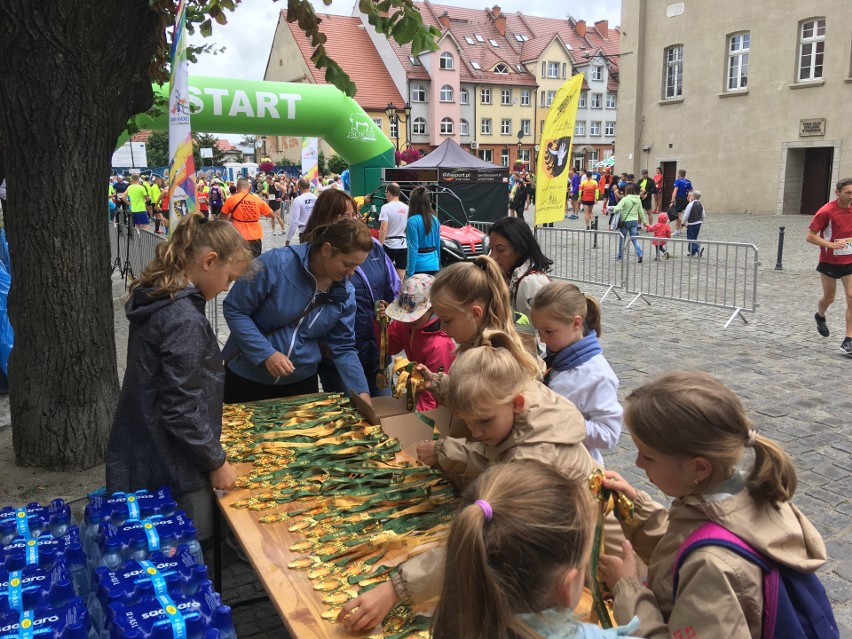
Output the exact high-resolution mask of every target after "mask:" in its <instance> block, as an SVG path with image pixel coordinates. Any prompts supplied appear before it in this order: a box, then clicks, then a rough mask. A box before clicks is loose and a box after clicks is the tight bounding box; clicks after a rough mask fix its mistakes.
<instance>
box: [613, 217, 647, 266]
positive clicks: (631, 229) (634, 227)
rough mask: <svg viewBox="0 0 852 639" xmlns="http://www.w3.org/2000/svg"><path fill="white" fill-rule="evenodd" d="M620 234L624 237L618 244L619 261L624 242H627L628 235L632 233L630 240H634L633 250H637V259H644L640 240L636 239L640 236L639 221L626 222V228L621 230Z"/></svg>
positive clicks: (623, 227)
mask: <svg viewBox="0 0 852 639" xmlns="http://www.w3.org/2000/svg"><path fill="white" fill-rule="evenodd" d="M619 233H621V235H622V240H621V242H619V243H618V259H621V249H622V247H623V246H624V242H625V241H627V234H628V233H630V238H631V239H632V240H633V248H635V249H636V257H642V247H641V246H639V240H637V239H636V236H637V235H639V220H631V221H630V222H625V223H624V226H622V227H621V229H619Z"/></svg>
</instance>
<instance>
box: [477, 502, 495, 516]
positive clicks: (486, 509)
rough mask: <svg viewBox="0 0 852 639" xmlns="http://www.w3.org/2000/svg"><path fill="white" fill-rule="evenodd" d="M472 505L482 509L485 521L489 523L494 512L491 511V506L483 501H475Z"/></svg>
mask: <svg viewBox="0 0 852 639" xmlns="http://www.w3.org/2000/svg"><path fill="white" fill-rule="evenodd" d="M473 505H474V506H479V507H480V508H482V512H483V514H484V515H485V521H491V518H492V517H494V511H493V510H491V504H489V503H488V502H487V501H485V500H484V499H477V500H476V501H475V502H473Z"/></svg>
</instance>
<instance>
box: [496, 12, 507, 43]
mask: <svg viewBox="0 0 852 639" xmlns="http://www.w3.org/2000/svg"><path fill="white" fill-rule="evenodd" d="M494 26H495V27H497V31H498V33H499V34H500V35H501V36H503V37H504V38H505V37H506V16H504V15H503V14H502V13H501V14H500V15H499V16H497V17H496V18H494Z"/></svg>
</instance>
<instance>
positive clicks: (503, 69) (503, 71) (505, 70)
mask: <svg viewBox="0 0 852 639" xmlns="http://www.w3.org/2000/svg"><path fill="white" fill-rule="evenodd" d="M494 73H499V74H500V75H509V67H507V66H506V65H505V64H502V63H501V64H498V65H497V66H496V67H494Z"/></svg>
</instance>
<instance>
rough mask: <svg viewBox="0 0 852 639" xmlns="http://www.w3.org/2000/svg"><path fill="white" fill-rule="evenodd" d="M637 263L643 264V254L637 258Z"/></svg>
mask: <svg viewBox="0 0 852 639" xmlns="http://www.w3.org/2000/svg"><path fill="white" fill-rule="evenodd" d="M636 263H637V264H641V263H642V256H641V255H640V256H639V259H638V260H636Z"/></svg>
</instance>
